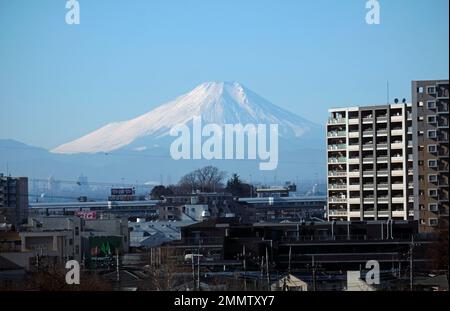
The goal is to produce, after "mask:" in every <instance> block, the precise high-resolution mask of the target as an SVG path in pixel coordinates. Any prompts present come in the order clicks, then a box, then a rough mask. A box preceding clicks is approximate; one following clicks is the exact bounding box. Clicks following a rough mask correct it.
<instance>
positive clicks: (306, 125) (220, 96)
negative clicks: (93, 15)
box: [52, 82, 316, 154]
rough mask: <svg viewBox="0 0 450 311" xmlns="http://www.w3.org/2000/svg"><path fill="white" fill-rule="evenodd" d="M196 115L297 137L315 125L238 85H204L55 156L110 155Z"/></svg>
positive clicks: (72, 144)
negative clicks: (260, 126) (271, 127)
mask: <svg viewBox="0 0 450 311" xmlns="http://www.w3.org/2000/svg"><path fill="white" fill-rule="evenodd" d="M193 116H200V117H201V118H202V121H203V122H204V124H206V123H216V124H219V125H223V124H239V123H240V124H243V125H245V124H249V123H251V124H274V123H276V124H278V126H279V133H280V136H286V137H289V136H290V137H300V136H303V135H304V134H305V133H306V132H308V131H309V130H311V128H313V127H316V125H315V124H313V123H311V122H309V121H307V120H305V119H303V118H301V117H299V116H297V115H294V114H293V113H291V112H288V111H286V110H284V109H282V108H280V107H278V106H275V105H273V104H272V103H270V102H269V101H267V100H266V99H264V98H262V97H260V96H259V95H257V94H256V93H254V92H253V91H251V90H249V89H247V88H246V87H245V86H243V85H242V84H240V83H238V82H206V83H202V84H200V85H199V86H197V87H196V88H194V89H193V90H192V91H190V92H189V93H187V94H184V95H182V96H180V97H178V98H176V99H175V100H173V101H170V102H168V103H166V104H163V105H161V106H159V107H157V108H155V109H153V110H152V111H150V112H148V113H146V114H143V115H141V116H139V117H137V118H135V119H132V120H129V121H122V122H114V123H110V124H107V125H106V126H104V127H102V128H100V129H98V130H96V131H94V132H91V133H89V134H87V135H85V136H83V137H81V138H78V139H76V140H74V141H71V142H68V143H66V144H63V145H61V146H58V147H57V148H55V149H54V150H52V152H55V153H67V154H73V153H97V152H110V151H113V150H116V149H120V148H122V147H125V146H127V145H129V144H131V143H132V142H134V141H136V140H137V139H141V138H143V137H148V138H151V139H158V138H161V137H164V136H167V135H168V134H169V132H170V129H171V127H172V126H174V125H176V124H180V123H181V124H188V123H189V122H190V121H191V120H192V117H193Z"/></svg>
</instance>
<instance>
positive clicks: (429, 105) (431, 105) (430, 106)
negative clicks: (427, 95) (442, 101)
mask: <svg viewBox="0 0 450 311" xmlns="http://www.w3.org/2000/svg"><path fill="white" fill-rule="evenodd" d="M427 108H428V109H436V102H435V101H428V102H427Z"/></svg>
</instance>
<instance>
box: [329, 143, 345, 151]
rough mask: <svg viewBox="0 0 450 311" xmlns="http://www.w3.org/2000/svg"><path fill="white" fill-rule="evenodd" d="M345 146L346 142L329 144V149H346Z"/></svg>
mask: <svg viewBox="0 0 450 311" xmlns="http://www.w3.org/2000/svg"><path fill="white" fill-rule="evenodd" d="M345 148H347V145H346V144H334V145H328V150H338V149H345Z"/></svg>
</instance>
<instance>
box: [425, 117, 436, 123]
mask: <svg viewBox="0 0 450 311" xmlns="http://www.w3.org/2000/svg"><path fill="white" fill-rule="evenodd" d="M427 121H428V123H429V124H435V123H436V122H437V119H436V116H428V117H427Z"/></svg>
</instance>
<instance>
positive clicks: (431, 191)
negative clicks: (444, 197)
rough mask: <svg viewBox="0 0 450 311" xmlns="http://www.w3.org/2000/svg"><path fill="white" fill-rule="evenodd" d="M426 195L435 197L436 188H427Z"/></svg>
mask: <svg viewBox="0 0 450 311" xmlns="http://www.w3.org/2000/svg"><path fill="white" fill-rule="evenodd" d="M428 196H430V197H437V189H428Z"/></svg>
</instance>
